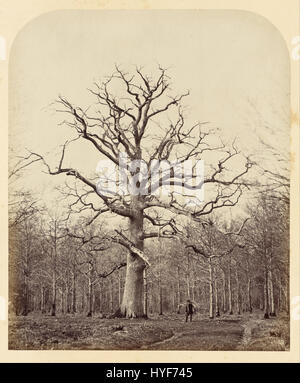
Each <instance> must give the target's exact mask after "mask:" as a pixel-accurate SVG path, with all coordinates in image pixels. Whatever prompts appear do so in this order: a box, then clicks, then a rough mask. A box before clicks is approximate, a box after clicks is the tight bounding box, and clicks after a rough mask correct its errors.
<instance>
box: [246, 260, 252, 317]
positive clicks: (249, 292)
mask: <svg viewBox="0 0 300 383" xmlns="http://www.w3.org/2000/svg"><path fill="white" fill-rule="evenodd" d="M246 267H247V269H246V271H247V300H248V311H249V312H250V313H252V296H251V287H252V286H251V284H252V281H251V277H250V270H249V260H248V258H247V262H246Z"/></svg>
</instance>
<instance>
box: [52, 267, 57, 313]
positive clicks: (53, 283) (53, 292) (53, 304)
mask: <svg viewBox="0 0 300 383" xmlns="http://www.w3.org/2000/svg"><path fill="white" fill-rule="evenodd" d="M51 315H52V316H56V267H54V268H53V271H52V305H51Z"/></svg>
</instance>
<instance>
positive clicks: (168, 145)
mask: <svg viewBox="0 0 300 383" xmlns="http://www.w3.org/2000/svg"><path fill="white" fill-rule="evenodd" d="M89 91H90V92H91V94H92V95H93V96H94V97H95V103H94V104H93V105H90V106H89V107H88V108H86V109H85V108H83V107H79V106H76V105H74V104H73V103H72V102H71V101H70V100H69V99H67V98H65V97H62V96H59V98H58V100H57V105H58V107H57V111H58V112H62V113H64V114H65V115H66V119H65V120H64V121H63V124H64V125H66V126H68V127H69V128H70V129H71V130H72V131H73V132H75V134H76V137H74V136H71V135H70V137H71V138H70V140H69V141H68V142H66V143H65V144H64V145H63V147H62V153H61V157H60V159H59V162H58V165H57V167H56V168H55V169H53V168H52V167H51V166H50V165H49V163H48V162H47V161H46V158H45V157H44V156H42V155H41V154H38V153H31V154H32V155H35V156H37V158H39V159H41V160H42V162H43V163H44V165H45V166H46V167H47V170H48V172H49V174H51V175H58V174H61V173H64V174H65V175H67V176H71V177H74V178H75V179H76V180H78V181H80V182H81V183H82V184H83V188H82V189H81V190H79V189H78V187H77V186H76V187H73V188H72V192H70V195H73V196H74V197H75V201H74V202H73V206H74V205H75V204H81V205H82V207H83V209H92V210H93V211H94V212H95V215H94V218H93V221H94V220H95V219H97V218H98V217H99V216H100V215H102V214H105V213H109V214H110V213H115V214H117V215H118V216H121V217H126V219H127V220H128V229H127V230H123V231H120V230H118V231H116V234H115V238H114V240H115V241H116V242H118V243H120V244H121V245H122V246H125V247H126V248H127V249H128V256H127V262H126V263H127V272H126V281H125V288H124V295H123V299H122V303H121V306H120V308H119V310H118V312H117V313H116V315H119V316H125V317H142V316H144V307H143V288H144V286H143V272H144V269H145V267H146V266H147V262H148V261H147V257H146V256H145V253H144V241H145V240H146V239H148V238H155V237H158V236H160V237H170V236H172V235H175V234H176V233H177V227H176V223H175V219H174V217H175V218H176V217H177V216H178V215H185V216H189V217H191V218H192V219H195V220H201V219H202V218H203V216H207V215H209V214H210V213H211V212H212V211H213V210H215V209H219V208H222V207H224V206H233V205H235V204H236V203H237V202H238V201H239V198H240V196H241V194H242V188H243V185H244V176H245V175H246V173H247V172H248V170H249V169H250V167H251V165H252V164H251V161H250V160H249V159H248V158H247V157H245V156H243V155H242V154H241V153H240V152H239V151H238V149H237V148H236V147H235V144H234V143H233V144H232V145H230V147H227V146H226V145H225V144H224V143H223V142H222V140H221V138H220V137H218V135H216V134H215V133H214V132H213V131H212V130H210V129H207V128H206V127H207V126H208V125H207V123H206V122H197V123H195V124H192V125H190V124H189V123H187V122H186V121H187V119H186V110H185V108H184V105H183V101H184V99H185V98H186V97H187V96H188V95H189V92H186V93H182V94H180V95H171V92H172V89H171V83H170V78H169V76H168V74H167V71H166V70H165V69H163V68H161V67H159V68H158V69H157V71H156V74H153V75H147V74H146V73H145V72H144V70H143V69H141V68H135V70H134V71H133V73H127V72H125V71H124V70H122V69H120V68H119V67H116V68H115V70H114V72H113V74H112V75H111V76H109V77H107V78H106V79H105V80H104V81H103V82H102V83H100V84H99V83H95V84H94V86H93V89H90V90H89ZM74 140H79V141H82V142H83V141H85V142H88V143H89V144H90V146H91V148H93V149H95V150H96V151H98V153H99V159H101V158H104V157H105V158H106V159H108V160H109V161H110V162H111V165H112V168H113V167H116V168H118V167H119V155H120V153H125V154H126V156H127V157H128V159H129V160H130V161H131V162H132V161H137V162H135V163H138V164H139V163H141V164H142V162H141V161H142V160H143V161H144V162H143V164H146V167H147V169H149V168H150V165H151V162H152V161H153V160H157V161H170V163H171V164H175V163H176V167H178V165H180V164H183V163H184V162H185V161H187V160H192V159H193V160H194V161H196V160H199V159H203V160H204V161H205V165H206V166H205V177H204V181H203V182H204V185H205V187H206V188H207V191H208V192H207V193H206V198H205V201H204V202H203V203H201V204H199V205H194V206H193V207H188V206H186V203H185V199H184V195H178V194H177V193H176V192H175V189H174V188H176V187H180V186H185V184H184V179H182V176H181V175H180V174H178V172H176V171H175V166H174V168H172V165H171V168H170V171H169V172H167V173H166V172H161V173H159V174H160V177H159V180H158V181H157V182H156V183H155V184H154V187H153V184H152V188H151V187H150V184H151V173H150V172H149V171H146V172H141V169H140V167H139V166H135V168H133V167H132V168H129V169H127V171H126V177H127V178H128V180H129V183H130V182H134V183H135V184H136V185H135V186H138V187H140V188H141V186H142V189H143V193H128V194H126V193H125V194H124V193H122V192H120V193H118V192H116V191H114V192H112V194H109V193H102V191H101V188H99V187H97V180H96V178H95V174H94V176H91V177H90V176H88V175H86V174H82V172H79V171H78V169H76V168H73V167H70V166H66V165H64V162H66V160H65V155H66V151H67V148H68V147H69V145H71V144H72V142H74ZM239 157H240V160H239V161H236V160H237V159H239ZM83 161H84V158H83ZM236 163H238V164H239V166H236V165H235V164H236ZM123 170H124V169H123ZM137 173H139V175H138V177H137V178H136V176H137ZM141 174H142V176H141ZM192 177H194V174H193V175H192ZM116 182H117V183H118V182H119V181H116ZM166 182H167V183H169V185H170V187H171V188H172V187H173V189H170V190H171V191H170V192H169V193H168V196H167V197H166V196H164V198H161V195H160V194H158V193H157V191H158V190H160V189H161V188H162V187H163V186H164V184H165V183H166ZM76 184H78V182H77V181H76ZM198 186H199V185H198ZM193 187H197V185H196V186H195V185H194V186H193ZM95 197H96V200H95Z"/></svg>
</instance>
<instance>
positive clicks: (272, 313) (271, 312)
mask: <svg viewBox="0 0 300 383" xmlns="http://www.w3.org/2000/svg"><path fill="white" fill-rule="evenodd" d="M269 290H270V310H271V311H270V316H272V317H275V316H276V313H275V303H274V287H273V273H272V271H271V270H270V271H269Z"/></svg>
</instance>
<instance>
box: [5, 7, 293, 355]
mask: <svg viewBox="0 0 300 383" xmlns="http://www.w3.org/2000/svg"><path fill="white" fill-rule="evenodd" d="M290 110H291V107H290V59H289V53H288V50H287V47H286V44H285V42H284V40H283V38H282V37H281V35H280V32H279V31H278V30H277V29H276V28H275V27H274V26H273V25H272V24H271V23H270V22H268V21H267V20H266V19H264V18H263V17H261V16H259V15H256V14H254V13H250V12H246V11H238V10H237V11H235V10H232V11H226V10H211V11H208V10H203V11H193V10H185V11H183V10H169V11H160V10H153V11H150V10H149V11H138V10H136V11H130V10H126V11H125V10H124V11H97V10H94V11H87V10H82V11H80V10H76V11H75V10H74V11H67V10H66V11H57V12H50V13H47V14H44V15H42V16H40V17H38V18H36V19H34V20H33V21H31V22H30V23H29V24H27V25H26V26H25V27H24V28H23V29H22V30H21V31H20V32H19V34H18V36H17V38H16V39H15V41H14V44H13V46H12V49H11V54H10V62H9V333H8V337H9V338H8V347H9V349H10V350H199V351H234V350H239V351H288V350H289V349H290V318H289V311H290V307H289V300H290V297H289V281H290V275H289V231H290V228H289V202H290V191H289V188H290V164H289V161H290V149H289V145H290V142H289V141H290V137H289V134H290Z"/></svg>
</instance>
